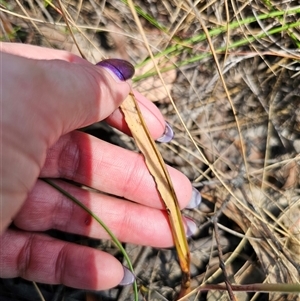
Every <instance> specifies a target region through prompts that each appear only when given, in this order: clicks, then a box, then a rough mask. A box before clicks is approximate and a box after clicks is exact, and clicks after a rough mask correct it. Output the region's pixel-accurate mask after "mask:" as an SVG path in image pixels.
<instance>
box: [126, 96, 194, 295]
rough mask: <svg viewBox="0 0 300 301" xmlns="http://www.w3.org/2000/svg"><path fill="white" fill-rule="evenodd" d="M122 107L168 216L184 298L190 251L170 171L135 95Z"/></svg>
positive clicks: (188, 273) (186, 290)
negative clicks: (179, 268) (181, 274)
mask: <svg viewBox="0 0 300 301" xmlns="http://www.w3.org/2000/svg"><path fill="white" fill-rule="evenodd" d="M120 108H121V110H122V112H123V114H124V117H125V121H126V123H127V125H128V127H129V129H130V131H131V134H132V136H133V138H134V140H135V142H136V144H137V146H138V147H139V149H140V151H141V152H142V153H143V155H144V158H145V162H146V165H147V167H148V169H149V172H150V174H151V175H152V177H153V179H154V181H155V183H156V187H157V190H158V192H159V194H160V196H161V198H162V200H163V202H164V205H165V207H166V211H167V213H168V216H169V221H170V225H171V230H172V235H173V239H174V243H175V247H176V250H177V254H178V258H179V264H180V267H181V270H182V273H183V277H182V287H181V292H180V296H181V297H182V296H184V295H185V294H186V293H188V291H189V289H190V252H189V247H188V243H187V239H186V236H185V230H184V226H183V222H182V217H181V212H180V209H179V204H178V200H177V196H176V193H175V191H174V187H173V184H172V181H171V178H170V175H169V172H168V171H167V168H166V166H165V163H164V161H163V158H162V156H161V154H160V152H159V150H158V149H157V147H156V145H155V142H154V140H153V138H152V137H151V135H150V133H149V130H148V128H147V126H146V123H145V121H144V119H143V116H142V114H141V111H140V109H139V107H138V104H137V101H136V99H135V96H134V94H133V92H131V93H130V94H129V95H128V97H127V98H126V99H125V101H124V102H123V103H122V104H121V106H120Z"/></svg>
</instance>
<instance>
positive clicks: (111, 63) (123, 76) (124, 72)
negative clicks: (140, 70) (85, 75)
mask: <svg viewBox="0 0 300 301" xmlns="http://www.w3.org/2000/svg"><path fill="white" fill-rule="evenodd" d="M96 66H101V67H104V68H107V69H108V70H110V71H112V73H113V74H114V75H116V76H117V77H118V78H119V79H120V80H122V81H125V80H127V79H130V78H132V76H133V74H134V67H133V65H132V64H130V63H129V62H127V61H125V60H121V59H107V60H103V61H101V62H99V63H97V64H96Z"/></svg>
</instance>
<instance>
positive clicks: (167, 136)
mask: <svg viewBox="0 0 300 301" xmlns="http://www.w3.org/2000/svg"><path fill="white" fill-rule="evenodd" d="M173 137H174V132H173V130H172V128H171V126H170V125H169V124H168V123H167V122H166V127H165V131H164V133H163V135H162V136H161V137H160V138H158V139H156V141H158V142H163V143H166V142H170V141H171V140H172V139H173Z"/></svg>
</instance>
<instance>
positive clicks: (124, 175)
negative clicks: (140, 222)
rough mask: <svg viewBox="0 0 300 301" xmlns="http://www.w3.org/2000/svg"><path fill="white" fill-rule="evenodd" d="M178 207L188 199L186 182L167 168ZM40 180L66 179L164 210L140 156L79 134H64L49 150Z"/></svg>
mask: <svg viewBox="0 0 300 301" xmlns="http://www.w3.org/2000/svg"><path fill="white" fill-rule="evenodd" d="M168 170H169V172H170V176H171V179H172V181H173V184H174V189H175V192H176V195H177V197H178V201H179V204H180V207H181V208H183V207H185V206H186V205H187V204H188V203H189V202H190V200H191V197H192V186H191V183H190V181H189V180H188V179H187V178H186V177H185V176H184V175H183V174H182V173H181V172H179V171H177V170H175V169H173V168H170V167H168ZM40 176H41V177H52V178H66V179H70V180H72V181H75V182H78V183H81V184H84V185H86V186H89V187H93V188H95V189H98V190H100V191H103V192H106V193H109V194H113V195H116V196H119V197H123V198H126V199H128V200H131V201H134V202H137V203H140V204H143V205H147V206H150V207H154V208H159V209H164V205H163V203H162V200H161V198H160V195H159V193H158V192H157V189H156V184H155V181H154V179H153V178H152V176H151V175H150V174H149V171H148V169H147V167H146V165H145V161H144V158H143V156H142V155H140V154H136V153H133V152H131V151H128V150H125V149H122V148H120V147H117V146H114V145H111V144H109V143H107V142H104V141H101V140H99V139H97V138H94V137H92V136H89V135H87V134H85V133H81V132H73V133H70V134H67V135H65V136H63V137H61V139H60V140H59V141H58V142H57V143H56V144H55V145H54V146H53V147H52V148H51V149H50V150H49V152H48V154H47V158H46V162H45V165H44V167H43V169H42V172H41V174H40Z"/></svg>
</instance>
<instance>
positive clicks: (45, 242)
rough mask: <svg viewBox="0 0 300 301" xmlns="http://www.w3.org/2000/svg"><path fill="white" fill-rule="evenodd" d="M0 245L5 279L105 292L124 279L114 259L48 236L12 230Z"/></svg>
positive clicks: (0, 241) (0, 257)
mask: <svg viewBox="0 0 300 301" xmlns="http://www.w3.org/2000/svg"><path fill="white" fill-rule="evenodd" d="M12 242H13V243H12ZM0 245H1V252H0V262H1V269H0V277H3V278H13V277H23V278H25V279H27V280H32V281H37V282H42V283H48V284H64V285H67V286H71V287H75V288H81V289H91V290H105V289H109V288H111V287H114V286H116V285H118V284H119V283H120V282H121V280H122V278H123V277H124V269H123V267H122V265H121V264H120V262H118V261H117V259H115V258H114V257H113V256H111V255H109V254H107V253H104V252H101V251H98V250H96V249H91V248H88V247H85V246H79V245H76V244H72V243H68V242H63V241H60V240H56V239H53V238H51V237H48V236H45V235H40V234H36V233H27V232H22V231H18V230H11V229H9V230H7V231H6V232H5V233H4V234H3V235H2V236H1V237H0Z"/></svg>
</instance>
